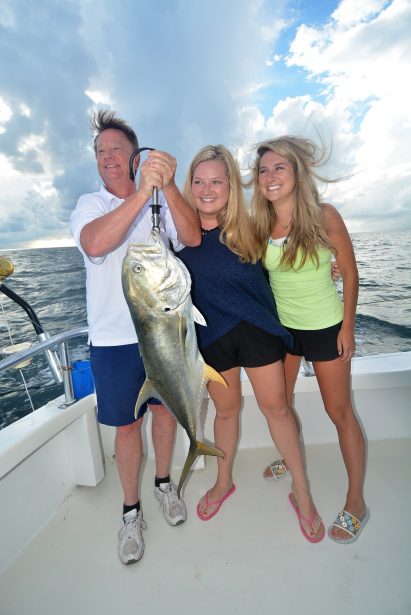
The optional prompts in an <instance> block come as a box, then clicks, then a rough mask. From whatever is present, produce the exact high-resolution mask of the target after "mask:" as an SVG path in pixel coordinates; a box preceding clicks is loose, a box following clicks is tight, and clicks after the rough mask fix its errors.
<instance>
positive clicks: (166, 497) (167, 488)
mask: <svg viewBox="0 0 411 615" xmlns="http://www.w3.org/2000/svg"><path fill="white" fill-rule="evenodd" d="M154 495H155V496H156V498H157V500H158V501H159V502H160V504H161V508H162V509H163V515H164V518H165V520H166V521H167V523H169V524H170V525H180V524H181V523H184V521H185V520H186V519H187V511H186V505H185V504H184V500H183V499H182V498H179V497H177V489H176V486H175V485H174V483H172V482H170V483H160V486H159V487H154Z"/></svg>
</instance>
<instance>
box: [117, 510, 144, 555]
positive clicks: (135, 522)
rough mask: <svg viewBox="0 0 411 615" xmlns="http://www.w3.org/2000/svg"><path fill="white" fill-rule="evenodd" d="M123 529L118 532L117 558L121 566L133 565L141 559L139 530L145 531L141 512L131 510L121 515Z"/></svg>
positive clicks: (142, 546) (142, 548)
mask: <svg viewBox="0 0 411 615" xmlns="http://www.w3.org/2000/svg"><path fill="white" fill-rule="evenodd" d="M123 523H124V525H123V527H122V528H120V530H119V532H118V556H119V558H120V561H121V562H122V563H123V564H134V563H135V562H138V560H139V559H141V558H142V557H143V553H144V539H143V535H142V532H141V530H146V529H147V524H146V522H145V521H144V520H143V511H142V510H140V511H139V512H138V514H137V511H136V510H135V509H134V510H131V511H130V512H128V513H126V514H125V515H123Z"/></svg>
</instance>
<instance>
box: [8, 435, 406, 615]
mask: <svg viewBox="0 0 411 615" xmlns="http://www.w3.org/2000/svg"><path fill="white" fill-rule="evenodd" d="M272 457H273V451H272V449H271V448H270V449H254V450H250V449H248V450H240V451H239V453H238V456H237V460H236V466H235V480H236V484H237V491H236V493H235V495H234V496H233V497H232V498H230V499H229V500H227V502H226V503H225V504H224V506H223V508H222V509H221V511H220V513H219V514H218V515H217V516H216V517H214V518H213V519H212V520H210V521H209V522H206V523H205V522H202V521H200V520H199V519H198V518H197V516H196V513H195V508H196V505H197V501H198V499H199V498H200V497H201V496H202V495H203V493H204V491H205V490H206V489H207V488H208V487H209V486H210V485H211V484H212V482H213V479H214V476H215V460H207V463H206V468H205V469H204V470H197V471H195V472H193V473H192V474H191V476H190V478H189V480H188V482H187V483H186V486H185V492H184V497H185V501H186V504H187V508H188V513H189V518H188V520H187V522H186V523H185V524H183V525H181V526H179V527H175V528H174V527H170V526H168V525H167V524H166V523H165V521H164V520H163V518H162V515H161V512H160V510H159V508H158V502H157V501H156V500H155V498H154V495H153V493H152V477H153V474H154V466H153V461H152V460H151V459H148V460H147V461H146V462H145V469H144V475H143V483H142V502H143V506H144V518H145V520H146V522H147V524H148V530H147V531H146V532H144V537H145V543H146V551H145V554H144V557H143V559H142V560H141V561H140V562H139V563H137V564H135V565H133V566H123V565H122V564H121V563H120V562H119V560H118V558H117V530H118V528H119V522H120V505H121V501H122V498H121V490H120V485H119V480H118V477H117V470H116V467H115V462H114V460H113V459H109V460H107V461H106V472H107V474H106V477H105V479H104V480H103V481H102V482H101V483H100V484H99V485H98V486H97V487H94V488H89V487H77V488H76V489H75V491H74V492H73V494H72V495H71V496H70V497H68V498H67V499H66V501H65V502H64V503H63V505H62V506H61V507H60V509H59V511H58V513H57V515H56V516H55V517H54V518H53V519H52V520H51V521H50V523H49V524H48V526H47V527H46V528H45V529H44V530H43V531H41V532H40V534H39V535H38V536H37V537H36V538H35V539H34V540H33V541H32V542H31V543H30V544H29V545H28V547H27V548H26V549H25V551H24V552H23V553H22V555H21V556H20V557H19V558H18V559H17V560H16V561H15V562H14V564H13V565H12V566H11V567H10V568H9V569H8V570H6V572H5V573H4V574H3V575H2V576H1V577H0V613H1V614H2V615H21V614H22V613H30V614H31V615H37V614H39V615H40V614H41V615H44V613H58V615H74V614H76V615H77V614H79V615H83V614H87V615H89V614H90V615H93V614H95V613H98V614H99V615H112V614H114V613H122V614H124V615H128V614H129V613H133V614H134V613H137V612H142V613H147V614H148V615H156V614H160V613H161V614H168V613H178V614H179V615H188V614H190V615H193V614H194V613H195V614H196V615H206V614H207V615H209V614H213V615H219V614H222V613H224V614H231V613H235V614H236V615H243V614H244V615H245V614H247V615H250V613H254V612H255V613H259V615H268V614H270V615H272V613H273V612H278V613H285V614H288V613H290V614H291V613H292V614H293V615H294V614H296V613H304V615H311V614H312V615H322V614H327V615H328V614H331V615H351V614H353V615H354V614H355V615H357V614H358V615H360V614H362V613H365V612H367V613H372V614H373V615H408V614H409V613H411V584H410V576H409V573H410V565H411V535H410V534H411V533H410V524H409V514H410V511H411V490H410V478H409V468H410V467H411V440H409V439H407V440H398V439H396V440H384V441H373V442H370V443H369V445H368V470H367V481H366V498H367V504H368V506H369V508H370V511H371V518H370V521H369V522H368V525H367V527H366V529H365V530H364V533H363V534H362V536H361V538H360V539H359V540H358V542H356V543H354V544H352V545H347V546H340V545H336V544H334V543H333V542H332V541H331V540H329V539H328V537H326V538H325V539H324V540H323V541H322V542H321V543H319V544H314V545H312V544H310V543H308V542H307V541H306V540H305V539H304V538H303V536H302V534H301V533H300V530H299V528H298V524H297V519H296V516H295V513H294V512H293V510H292V508H291V507H290V504H289V502H288V499H287V495H288V492H289V490H290V481H289V479H285V480H282V481H273V482H267V481H265V480H263V478H262V476H261V471H262V468H263V467H264V465H265V464H266V462H268V461H270V460H271V458H272ZM307 464H308V468H309V474H310V478H311V486H312V491H313V494H314V497H315V501H316V504H317V506H318V509H319V511H320V513H321V515H322V517H323V519H324V522H325V524H326V526H328V524H329V523H330V522H331V521H332V520H333V519H334V517H335V515H336V513H337V512H338V510H339V507H341V505H342V504H343V503H344V495H343V494H344V491H345V488H346V479H345V473H344V469H343V465H342V461H341V457H340V452H339V449H338V447H337V446H336V445H335V444H322V445H311V446H308V447H307ZM175 478H176V479H177V478H178V474H177V472H176V476H175ZM27 515H30V510H27Z"/></svg>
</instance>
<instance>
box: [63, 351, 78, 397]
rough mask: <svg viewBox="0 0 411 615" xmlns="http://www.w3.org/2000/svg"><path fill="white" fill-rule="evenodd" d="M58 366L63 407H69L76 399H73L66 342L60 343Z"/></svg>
mask: <svg viewBox="0 0 411 615" xmlns="http://www.w3.org/2000/svg"><path fill="white" fill-rule="evenodd" d="M59 354H60V366H61V371H62V376H63V386H64V397H65V400H64V404H63V405H64V406H70V405H71V404H73V403H74V402H75V401H76V399H75V397H74V390H73V379H72V377H71V364H70V353H69V349H68V344H67V342H62V343H61V344H60V345H59Z"/></svg>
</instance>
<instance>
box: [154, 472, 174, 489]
mask: <svg viewBox="0 0 411 615" xmlns="http://www.w3.org/2000/svg"><path fill="white" fill-rule="evenodd" d="M169 482H170V475H169V474H168V475H167V476H165V477H164V478H157V476H155V477H154V485H155V486H156V487H159V486H160V485H161V483H169Z"/></svg>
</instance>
